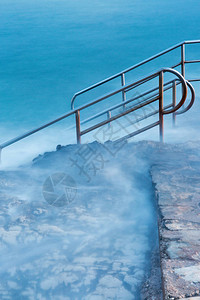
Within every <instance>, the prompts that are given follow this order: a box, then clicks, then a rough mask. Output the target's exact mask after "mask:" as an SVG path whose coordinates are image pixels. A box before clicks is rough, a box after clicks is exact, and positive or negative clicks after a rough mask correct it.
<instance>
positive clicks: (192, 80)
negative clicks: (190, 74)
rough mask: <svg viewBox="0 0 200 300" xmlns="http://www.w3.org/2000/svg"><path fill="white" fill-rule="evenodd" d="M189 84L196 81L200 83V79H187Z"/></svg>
mask: <svg viewBox="0 0 200 300" xmlns="http://www.w3.org/2000/svg"><path fill="white" fill-rule="evenodd" d="M187 81H189V82H195V81H200V79H187Z"/></svg>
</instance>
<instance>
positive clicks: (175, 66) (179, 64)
mask: <svg viewBox="0 0 200 300" xmlns="http://www.w3.org/2000/svg"><path fill="white" fill-rule="evenodd" d="M181 65H182V62H180V63H178V64H176V65H174V66H172V67H170V68H171V69H175V68H177V67H178V66H181Z"/></svg>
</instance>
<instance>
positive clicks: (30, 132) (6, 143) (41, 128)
mask: <svg viewBox="0 0 200 300" xmlns="http://www.w3.org/2000/svg"><path fill="white" fill-rule="evenodd" d="M165 72H171V73H173V74H175V75H176V76H177V77H178V78H179V80H180V81H181V82H182V86H183V96H182V99H181V101H180V102H179V104H178V105H176V106H175V107H174V108H173V109H171V110H170V113H171V112H175V111H176V110H177V109H179V108H180V106H181V105H182V104H183V103H184V102H185V100H186V97H187V85H186V81H185V79H184V77H183V76H182V75H181V74H180V73H179V72H178V71H176V70H173V69H169V68H167V69H161V70H160V71H158V72H156V73H154V74H151V75H149V76H147V77H145V78H143V79H141V80H138V81H137V82H134V83H132V84H129V85H127V86H124V87H122V88H120V89H118V90H116V91H113V92H112V93H110V94H107V95H105V96H103V97H101V98H99V99H95V100H94V101H93V102H90V103H88V104H85V105H83V106H81V107H78V108H76V109H74V110H72V111H70V112H68V113H67V114H65V115H63V116H61V117H59V118H57V119H55V120H53V121H51V122H48V123H46V124H44V125H41V126H40V127H38V128H36V129H33V130H31V131H28V132H26V133H25V134H23V135H20V136H18V137H16V138H14V139H11V140H9V141H7V142H5V143H3V144H1V145H0V149H1V150H2V149H3V148H6V147H8V146H10V145H12V144H14V143H16V142H18V141H20V140H22V139H24V138H26V137H28V136H30V135H32V134H34V133H36V132H38V131H41V130H43V129H44V128H47V127H49V126H51V125H53V124H55V123H57V122H59V121H61V120H63V119H65V118H67V117H69V116H71V115H74V114H75V116H76V132H77V143H80V142H81V135H83V134H86V133H88V132H90V131H92V130H94V129H96V128H98V127H100V126H103V125H105V124H107V123H110V122H112V121H113V120H116V119H117V118H120V117H122V116H124V115H126V114H128V113H130V112H132V111H135V110H137V109H139V108H141V107H143V106H146V105H148V104H150V103H152V102H155V101H156V100H160V101H161V102H162V104H161V106H160V108H159V109H160V126H161V127H162V128H163V114H165V113H167V112H166V111H163V86H164V83H163V82H160V85H162V90H161V87H160V88H159V90H160V95H159V96H157V97H155V98H154V99H152V100H149V101H146V102H144V103H141V104H139V105H138V106H136V107H133V108H131V109H128V110H126V111H124V112H122V113H121V114H119V115H117V116H114V117H112V118H110V119H109V120H106V121H104V122H101V123H99V124H97V125H95V126H92V127H91V128H89V129H86V130H84V131H82V132H81V129H80V111H82V110H83V109H85V108H88V107H89V106H92V105H94V104H96V103H98V102H100V101H102V100H105V99H107V98H109V97H111V96H113V95H115V94H117V93H120V92H121V91H125V90H126V89H129V88H131V87H132V88H135V87H136V86H138V85H139V84H142V83H144V82H146V81H147V80H151V79H154V78H155V77H157V76H159V78H160V76H161V75H162V77H163V74H164V73H165ZM128 102H129V101H128V100H127V101H124V104H126V103H128ZM161 131H162V132H163V129H162V130H161ZM161 139H163V133H162V134H161Z"/></svg>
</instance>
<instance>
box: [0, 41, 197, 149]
mask: <svg viewBox="0 0 200 300" xmlns="http://www.w3.org/2000/svg"><path fill="white" fill-rule="evenodd" d="M194 43H200V40H196V41H185V42H183V43H180V44H177V45H175V46H173V47H171V48H168V49H167V50H165V51H162V52H160V53H159V54H157V55H154V56H152V57H150V58H149V59H147V60H144V61H142V62H141V63H139V64H137V65H134V66H132V67H131V68H129V69H126V70H124V71H122V72H120V73H118V74H115V75H114V76H112V77H109V78H107V79H105V80H103V81H101V82H99V83H97V84H95V85H93V86H91V87H89V88H87V89H84V90H82V91H80V92H78V93H76V94H75V95H74V96H73V98H72V100H73V101H72V106H73V103H74V100H75V98H76V97H77V96H78V95H80V94H82V93H86V92H87V91H89V90H91V89H93V88H95V87H97V86H99V85H102V84H104V83H106V82H108V81H110V80H112V79H114V78H116V77H119V76H121V79H122V80H121V82H122V87H121V88H119V89H117V90H114V91H112V92H110V93H108V94H105V95H103V96H101V97H100V98H96V99H95V100H93V101H92V102H89V103H87V104H85V105H82V106H79V107H78V108H76V109H73V110H71V111H70V112H68V113H66V114H64V115H62V116H60V117H59V118H57V119H55V120H52V121H50V122H48V123H46V124H43V125H41V126H40V127H38V128H35V129H33V130H30V131H28V132H26V133H24V134H23V135H20V136H18V137H16V138H14V139H11V140H9V141H7V142H5V143H2V144H1V145H0V152H1V150H2V149H4V148H6V147H8V146H10V145H12V144H14V143H16V142H18V141H20V140H22V139H24V138H26V137H28V136H31V135H32V134H34V133H36V132H39V131H41V130H43V129H44V128H47V127H49V126H51V125H53V124H55V123H57V122H59V121H61V120H63V119H66V118H68V117H69V116H72V115H75V118H76V135H77V143H81V136H82V135H84V134H86V133H88V132H90V131H92V130H94V129H97V128H99V127H101V126H103V125H105V124H110V123H111V122H112V121H114V120H116V119H118V118H120V117H123V116H125V115H127V114H129V113H131V112H133V111H136V110H137V109H140V108H142V107H144V106H146V105H149V104H151V103H153V102H155V101H157V100H159V109H158V110H155V111H154V112H152V113H150V114H149V115H148V116H147V117H150V116H153V115H154V114H157V113H159V120H158V121H157V122H154V123H153V124H150V125H148V126H146V127H143V128H142V129H139V130H137V131H135V132H132V133H130V134H129V135H128V136H126V137H125V138H129V137H132V136H135V135H136V134H139V133H141V132H144V131H146V130H148V129H150V128H153V127H155V126H158V125H159V127H160V139H161V141H163V128H164V127H163V116H164V115H165V114H170V113H172V114H173V118H174V119H175V116H176V115H177V114H181V113H183V112H186V111H187V110H189V109H190V108H191V106H192V105H193V103H194V99H195V91H194V88H193V87H192V85H191V83H190V82H189V80H188V81H187V80H186V79H185V64H186V63H190V62H200V60H195V61H186V60H185V47H184V46H185V44H194ZM178 47H181V58H182V59H181V62H180V63H178V64H176V65H175V66H173V68H175V67H176V66H179V65H181V66H182V67H181V73H182V74H180V73H179V72H178V71H176V70H174V69H173V68H165V69H161V70H159V71H157V72H155V73H153V74H150V75H148V76H146V77H145V78H142V79H140V80H137V81H135V82H133V83H131V84H128V85H126V84H125V73H127V72H129V71H131V70H133V69H135V68H137V67H139V66H141V65H143V64H145V63H147V62H149V61H151V60H153V59H155V58H157V57H159V56H161V55H164V54H166V53H168V52H170V51H172V50H174V49H176V48H178ZM165 72H170V73H173V74H174V75H175V76H177V77H178V83H177V84H182V98H181V100H180V101H179V103H178V104H176V81H177V79H176V80H173V81H169V82H167V83H165V84H164V78H163V77H164V73H165ZM156 77H159V88H154V89H151V90H149V91H147V92H145V93H143V94H142V95H139V96H137V97H134V98H132V99H129V100H126V92H128V91H130V90H132V89H135V88H136V87H138V86H140V85H142V84H144V83H146V82H148V81H150V80H152V79H154V78H156ZM190 81H199V79H190ZM170 84H172V86H171V85H170ZM168 85H170V86H169V87H168ZM187 86H188V87H189V89H190V90H191V95H192V97H191V101H190V103H189V104H188V105H187V107H185V108H184V109H183V110H182V111H180V112H178V111H177V110H178V109H179V108H180V107H181V106H182V105H183V103H184V102H185V100H186V98H187ZM170 88H172V89H173V103H172V104H170V105H167V106H164V105H163V100H164V99H163V96H164V92H165V91H166V90H168V89H170ZM157 90H159V93H154V94H152V93H153V92H155V91H157ZM118 93H122V100H123V103H120V104H117V105H115V106H112V107H110V108H109V109H108V110H106V111H103V112H100V113H99V114H97V115H94V116H92V117H91V118H92V119H95V118H96V117H97V116H100V115H103V114H104V113H105V112H107V113H108V116H109V118H108V120H106V121H102V122H99V123H98V124H96V125H93V126H91V127H90V128H87V129H85V130H82V131H81V125H82V124H83V123H84V121H83V122H81V121H80V112H81V111H82V110H84V109H86V108H88V107H90V106H92V105H94V104H96V103H99V102H101V101H104V100H107V99H108V98H110V97H112V96H114V95H116V94H118ZM150 94H151V95H150ZM147 95H148V97H147V98H146V99H143V100H142V102H140V103H139V104H138V103H137V104H135V105H134V106H133V107H131V108H126V107H125V106H126V105H127V104H128V103H131V102H133V101H135V100H137V99H139V98H140V97H141V96H147ZM121 106H123V108H124V109H123V111H122V112H121V113H119V114H117V115H115V116H111V111H112V110H114V109H116V108H119V107H121ZM143 119H144V118H143ZM86 121H88V119H86V120H85V122H86Z"/></svg>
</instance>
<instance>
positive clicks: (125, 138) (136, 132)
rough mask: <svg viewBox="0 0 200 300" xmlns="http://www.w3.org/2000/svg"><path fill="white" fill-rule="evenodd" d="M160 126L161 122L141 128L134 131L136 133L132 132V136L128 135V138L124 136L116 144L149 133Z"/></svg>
mask: <svg viewBox="0 0 200 300" xmlns="http://www.w3.org/2000/svg"><path fill="white" fill-rule="evenodd" d="M159 124H160V122H159V121H157V122H155V123H152V124H150V125H147V126H145V127H143V128H141V129H138V130H137V131H134V132H132V133H130V134H128V135H126V136H124V137H122V138H120V139H118V140H115V141H114V142H121V141H123V140H127V139H130V138H131V137H133V136H136V135H138V134H140V133H142V132H145V131H147V130H149V129H151V128H153V127H156V126H158V125H159Z"/></svg>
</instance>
